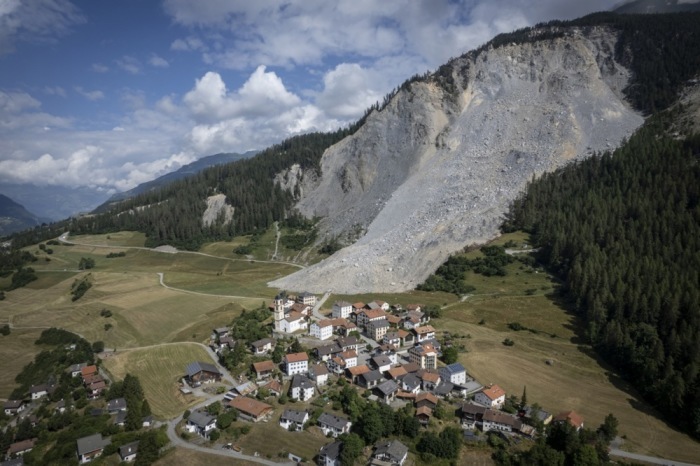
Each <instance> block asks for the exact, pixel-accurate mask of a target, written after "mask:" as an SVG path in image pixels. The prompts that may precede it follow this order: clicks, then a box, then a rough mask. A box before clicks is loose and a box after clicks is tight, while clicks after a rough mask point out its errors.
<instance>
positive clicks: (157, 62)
mask: <svg viewBox="0 0 700 466" xmlns="http://www.w3.org/2000/svg"><path fill="white" fill-rule="evenodd" d="M148 63H149V64H150V65H151V66H155V67H156V68H167V67H169V66H170V63H168V61H167V60H166V59H165V58H163V57H160V56H158V55H156V54H155V53H154V54H153V55H151V58H150V59H149V60H148Z"/></svg>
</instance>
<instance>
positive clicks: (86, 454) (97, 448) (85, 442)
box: [77, 434, 110, 464]
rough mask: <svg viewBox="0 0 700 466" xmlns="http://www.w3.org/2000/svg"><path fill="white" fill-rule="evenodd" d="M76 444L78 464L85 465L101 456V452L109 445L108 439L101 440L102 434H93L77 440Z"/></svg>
mask: <svg viewBox="0 0 700 466" xmlns="http://www.w3.org/2000/svg"><path fill="white" fill-rule="evenodd" d="M77 444H78V461H80V464H85V463H89V462H90V461H92V460H93V459H95V458H97V457H98V456H102V452H103V451H104V449H105V447H106V446H107V445H109V444H110V440H109V438H104V439H103V438H102V434H93V435H88V436H87V437H82V438H79V439H78V441H77Z"/></svg>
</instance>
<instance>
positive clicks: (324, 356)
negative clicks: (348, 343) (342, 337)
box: [314, 342, 343, 361]
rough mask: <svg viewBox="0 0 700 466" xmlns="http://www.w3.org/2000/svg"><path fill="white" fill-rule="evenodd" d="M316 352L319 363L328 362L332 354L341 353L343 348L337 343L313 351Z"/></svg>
mask: <svg viewBox="0 0 700 466" xmlns="http://www.w3.org/2000/svg"><path fill="white" fill-rule="evenodd" d="M314 351H315V352H316V357H317V358H318V359H320V360H321V361H328V359H330V358H331V357H333V355H334V354H336V353H340V352H341V351H343V348H341V347H340V345H339V344H338V343H337V342H334V343H332V344H330V345H325V346H319V347H318V348H316V349H315V350H314Z"/></svg>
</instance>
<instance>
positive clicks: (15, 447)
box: [7, 438, 38, 458]
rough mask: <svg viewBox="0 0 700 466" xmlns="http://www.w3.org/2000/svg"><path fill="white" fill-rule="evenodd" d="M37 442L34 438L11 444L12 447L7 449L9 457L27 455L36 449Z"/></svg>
mask: <svg viewBox="0 0 700 466" xmlns="http://www.w3.org/2000/svg"><path fill="white" fill-rule="evenodd" d="M37 440H38V439H35V438H33V439H27V440H22V441H21V442H15V443H12V444H10V447H9V448H8V449H7V457H8V458H12V457H14V456H22V455H24V454H25V453H28V452H30V451H32V448H34V445H36V442H37Z"/></svg>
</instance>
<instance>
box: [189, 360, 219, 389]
mask: <svg viewBox="0 0 700 466" xmlns="http://www.w3.org/2000/svg"><path fill="white" fill-rule="evenodd" d="M185 374H186V375H187V379H188V380H189V381H190V382H191V383H193V384H200V383H211V382H219V381H221V372H219V369H217V368H216V366H215V365H213V364H209V363H206V362H201V361H195V362H191V363H189V364H188V365H187V367H186V368H185Z"/></svg>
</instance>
